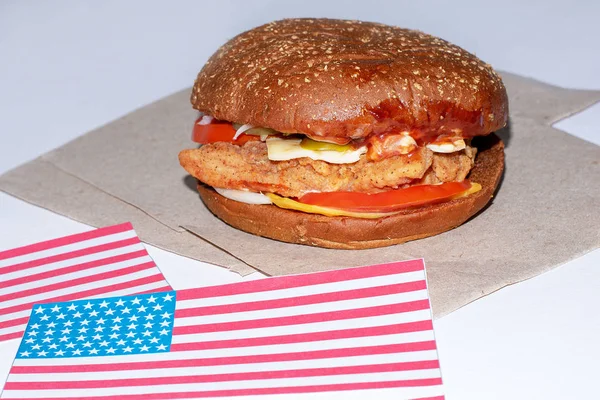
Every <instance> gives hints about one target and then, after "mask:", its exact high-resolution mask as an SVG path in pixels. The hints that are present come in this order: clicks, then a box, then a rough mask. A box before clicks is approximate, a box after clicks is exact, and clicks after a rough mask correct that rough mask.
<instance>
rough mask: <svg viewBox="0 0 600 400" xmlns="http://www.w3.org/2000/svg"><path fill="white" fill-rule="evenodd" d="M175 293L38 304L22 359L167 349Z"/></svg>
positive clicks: (22, 349) (18, 354)
mask: <svg viewBox="0 0 600 400" xmlns="http://www.w3.org/2000/svg"><path fill="white" fill-rule="evenodd" d="M174 314H175V292H174V291H171V292H160V293H151V294H143V295H137V296H123V297H112V298H104V299H94V300H79V301H72V302H66V303H48V304H36V305H35V306H33V310H32V312H31V316H30V317H29V323H28V325H27V329H26V330H25V334H24V336H23V339H22V340H21V346H20V347H19V351H18V353H17V358H64V357H94V356H111V355H123V354H146V353H163V352H168V351H169V349H170V347H171V337H172V333H173V321H174Z"/></svg>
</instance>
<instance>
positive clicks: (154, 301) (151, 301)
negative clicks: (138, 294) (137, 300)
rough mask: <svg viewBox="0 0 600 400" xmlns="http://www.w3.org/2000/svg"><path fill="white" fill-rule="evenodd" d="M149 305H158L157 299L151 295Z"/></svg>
mask: <svg viewBox="0 0 600 400" xmlns="http://www.w3.org/2000/svg"><path fill="white" fill-rule="evenodd" d="M148 303H156V297H154V296H152V295H150V297H148Z"/></svg>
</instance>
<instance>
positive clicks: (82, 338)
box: [75, 335, 85, 342]
mask: <svg viewBox="0 0 600 400" xmlns="http://www.w3.org/2000/svg"><path fill="white" fill-rule="evenodd" d="M75 339H77V340H78V341H80V342H81V341H84V340H85V336H83V335H79V336H77V337H76V338H75Z"/></svg>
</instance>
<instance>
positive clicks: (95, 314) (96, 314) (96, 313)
mask: <svg viewBox="0 0 600 400" xmlns="http://www.w3.org/2000/svg"><path fill="white" fill-rule="evenodd" d="M97 316H98V311H96V310H94V311H92V312H91V313H90V317H97Z"/></svg>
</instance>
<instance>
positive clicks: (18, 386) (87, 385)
mask: <svg viewBox="0 0 600 400" xmlns="http://www.w3.org/2000/svg"><path fill="white" fill-rule="evenodd" d="M439 367H440V365H439V362H438V361H437V360H429V361H412V362H399V363H390V364H371V365H351V366H345V367H327V368H306V369H288V370H280V371H257V372H235V373H229V374H207V375H191V376H164V377H156V378H130V379H110V380H85V381H62V382H52V381H48V382H6V384H5V385H4V389H5V390H44V389H53V390H56V389H98V388H117V387H132V386H157V385H182V384H190V383H211V382H232V381H253V380H262V379H284V378H310V377H315V376H336V375H353V374H374V373H385V372H397V371H419V370H425V369H437V368H439Z"/></svg>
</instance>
